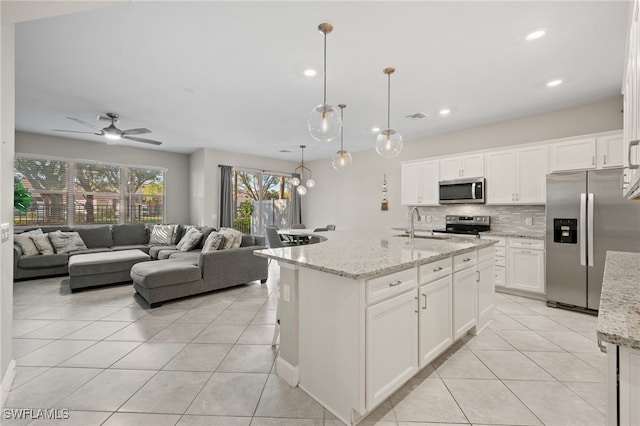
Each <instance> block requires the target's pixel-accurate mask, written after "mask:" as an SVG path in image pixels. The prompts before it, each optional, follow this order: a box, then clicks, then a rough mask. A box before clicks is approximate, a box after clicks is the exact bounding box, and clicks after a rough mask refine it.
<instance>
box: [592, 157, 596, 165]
mask: <svg viewBox="0 0 640 426" xmlns="http://www.w3.org/2000/svg"><path fill="white" fill-rule="evenodd" d="M591 165H592V166H595V165H596V156H595V155H592V156H591Z"/></svg>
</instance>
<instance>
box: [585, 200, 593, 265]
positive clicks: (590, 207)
mask: <svg viewBox="0 0 640 426" xmlns="http://www.w3.org/2000/svg"><path fill="white" fill-rule="evenodd" d="M594 201H595V196H594V195H593V193H592V192H590V193H589V196H588V197H587V205H588V208H587V218H588V221H589V224H588V225H587V248H588V255H587V257H588V258H589V259H588V260H589V266H593V202H594Z"/></svg>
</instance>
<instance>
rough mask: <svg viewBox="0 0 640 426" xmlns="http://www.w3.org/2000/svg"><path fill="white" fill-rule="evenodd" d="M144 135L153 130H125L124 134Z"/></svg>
mask: <svg viewBox="0 0 640 426" xmlns="http://www.w3.org/2000/svg"><path fill="white" fill-rule="evenodd" d="M143 133H151V130H149V129H145V128H144V127H141V128H139V129H129V130H123V131H122V134H123V135H126V136H128V135H141V134H143Z"/></svg>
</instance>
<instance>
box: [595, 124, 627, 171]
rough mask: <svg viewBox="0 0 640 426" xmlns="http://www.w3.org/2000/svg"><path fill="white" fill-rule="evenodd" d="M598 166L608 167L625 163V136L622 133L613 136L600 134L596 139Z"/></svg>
mask: <svg viewBox="0 0 640 426" xmlns="http://www.w3.org/2000/svg"><path fill="white" fill-rule="evenodd" d="M596 153H597V156H598V158H597V161H596V167H597V168H599V169H608V168H611V167H622V166H623V165H624V155H623V154H624V138H623V137H622V133H620V134H615V135H611V136H600V137H598V138H597V139H596Z"/></svg>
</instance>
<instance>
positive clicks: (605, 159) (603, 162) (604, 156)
mask: <svg viewBox="0 0 640 426" xmlns="http://www.w3.org/2000/svg"><path fill="white" fill-rule="evenodd" d="M602 164H607V154H605V155H603V156H602Z"/></svg>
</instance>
